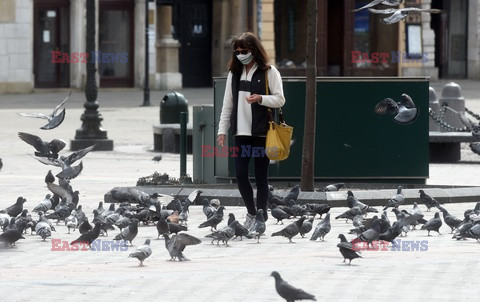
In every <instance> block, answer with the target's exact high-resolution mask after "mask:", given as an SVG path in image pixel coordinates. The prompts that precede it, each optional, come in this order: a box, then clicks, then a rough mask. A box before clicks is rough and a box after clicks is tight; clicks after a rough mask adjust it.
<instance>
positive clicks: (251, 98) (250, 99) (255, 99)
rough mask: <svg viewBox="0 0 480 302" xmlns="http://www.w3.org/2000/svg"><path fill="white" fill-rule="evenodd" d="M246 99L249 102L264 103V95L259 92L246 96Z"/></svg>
mask: <svg viewBox="0 0 480 302" xmlns="http://www.w3.org/2000/svg"><path fill="white" fill-rule="evenodd" d="M245 100H247V103H249V104H253V103H259V104H261V103H262V96H261V95H259V94H252V95H250V96H247V97H245Z"/></svg>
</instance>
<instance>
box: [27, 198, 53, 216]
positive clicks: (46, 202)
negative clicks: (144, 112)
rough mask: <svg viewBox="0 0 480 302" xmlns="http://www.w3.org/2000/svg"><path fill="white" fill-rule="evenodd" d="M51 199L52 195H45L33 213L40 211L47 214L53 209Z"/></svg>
mask: <svg viewBox="0 0 480 302" xmlns="http://www.w3.org/2000/svg"><path fill="white" fill-rule="evenodd" d="M51 197H52V195H50V194H47V195H45V198H44V199H43V200H42V201H40V203H39V204H38V205H37V206H35V208H33V210H32V212H39V211H42V212H46V211H48V210H50V209H51V208H52V200H51V199H50V198H51Z"/></svg>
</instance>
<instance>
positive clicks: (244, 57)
mask: <svg viewBox="0 0 480 302" xmlns="http://www.w3.org/2000/svg"><path fill="white" fill-rule="evenodd" d="M237 59H238V60H239V61H240V62H242V64H243V65H248V64H249V63H250V62H252V60H253V56H252V53H251V52H249V53H247V54H241V53H240V54H238V55H237Z"/></svg>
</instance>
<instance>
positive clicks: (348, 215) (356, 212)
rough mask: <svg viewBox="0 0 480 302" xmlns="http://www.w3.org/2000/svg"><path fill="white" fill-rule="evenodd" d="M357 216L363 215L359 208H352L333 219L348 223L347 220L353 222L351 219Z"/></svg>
mask: <svg viewBox="0 0 480 302" xmlns="http://www.w3.org/2000/svg"><path fill="white" fill-rule="evenodd" d="M357 215H363V213H362V210H360V207H358V206H354V207H353V208H351V209H350V210H348V211H346V212H344V213H342V214H340V215H338V216H337V217H335V219H339V218H345V219H346V220H347V222H348V220H349V219H350V220H353V218H354V217H355V216H357Z"/></svg>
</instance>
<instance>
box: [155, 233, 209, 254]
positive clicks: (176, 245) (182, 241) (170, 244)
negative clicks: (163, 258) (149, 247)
mask: <svg viewBox="0 0 480 302" xmlns="http://www.w3.org/2000/svg"><path fill="white" fill-rule="evenodd" d="M163 237H164V238H165V248H166V249H167V251H168V253H169V254H170V257H171V258H170V261H173V260H175V258H176V259H178V261H187V260H188V259H187V258H186V257H185V256H184V255H183V251H184V250H185V247H186V246H187V245H195V244H199V243H201V242H202V241H201V240H200V239H198V238H196V237H194V236H192V235H188V234H186V233H181V234H178V235H173V236H172V237H171V238H170V236H168V234H163Z"/></svg>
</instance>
